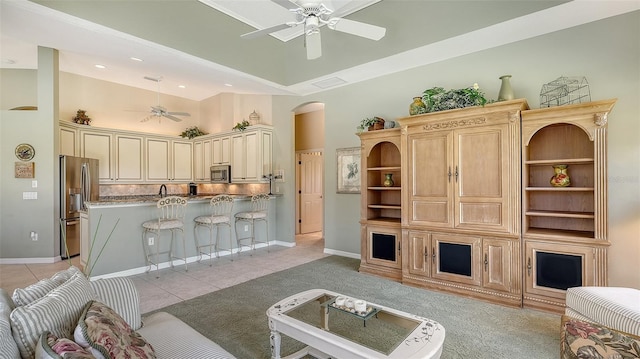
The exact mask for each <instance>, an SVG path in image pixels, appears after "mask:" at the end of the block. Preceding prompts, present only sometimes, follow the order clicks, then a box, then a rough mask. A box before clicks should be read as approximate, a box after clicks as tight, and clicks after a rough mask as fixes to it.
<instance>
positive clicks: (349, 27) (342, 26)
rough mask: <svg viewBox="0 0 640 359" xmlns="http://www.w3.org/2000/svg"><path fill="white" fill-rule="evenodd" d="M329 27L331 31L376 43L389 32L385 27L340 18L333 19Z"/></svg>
mask: <svg viewBox="0 0 640 359" xmlns="http://www.w3.org/2000/svg"><path fill="white" fill-rule="evenodd" d="M328 26H329V28H330V29H331V30H336V31H340V32H346V33H348V34H352V35H356V36H361V37H365V38H367V39H371V40H376V41H377V40H380V39H382V38H383V37H384V35H385V34H386V32H387V29H385V28H384V27H380V26H376V25H371V24H366V23H364V22H359V21H354V20H349V19H344V18H339V17H334V18H331V19H330V20H329V24H328Z"/></svg>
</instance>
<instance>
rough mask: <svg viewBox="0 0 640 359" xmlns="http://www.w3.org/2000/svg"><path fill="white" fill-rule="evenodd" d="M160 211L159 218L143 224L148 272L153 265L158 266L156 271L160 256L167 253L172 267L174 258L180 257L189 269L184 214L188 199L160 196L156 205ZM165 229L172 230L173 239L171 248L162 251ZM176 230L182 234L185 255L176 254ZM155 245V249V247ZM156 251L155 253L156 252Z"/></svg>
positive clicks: (143, 239) (143, 243) (143, 241)
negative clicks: (162, 238) (177, 255)
mask: <svg viewBox="0 0 640 359" xmlns="http://www.w3.org/2000/svg"><path fill="white" fill-rule="evenodd" d="M156 206H157V207H158V209H159V211H160V213H159V215H158V219H153V220H150V221H146V222H144V223H143V224H142V229H143V230H142V247H143V248H144V256H145V262H146V265H147V267H148V268H147V272H149V271H150V270H151V266H153V265H155V266H156V271H157V270H158V269H159V265H160V256H161V255H165V254H166V255H167V256H168V259H169V262H170V263H171V267H172V268H173V259H174V258H175V259H180V260H182V261H184V267H185V270H189V268H188V267H187V251H186V245H185V238H184V231H183V229H182V228H183V227H184V215H185V212H186V209H187V200H186V199H184V198H182V197H178V196H168V197H164V198H160V199H159V200H158V203H157V205H156ZM163 230H168V231H170V232H171V241H170V242H169V248H168V249H167V250H163V251H160V246H161V244H162V242H161V240H160V237H161V235H160V234H161V232H162V231H163ZM176 232H180V233H181V234H182V254H183V257H176V256H175V254H174V251H173V249H174V244H175V241H176V238H175V237H176ZM149 234H155V235H156V238H153V237H150V236H149ZM153 246H155V251H154V250H153V248H151V247H153ZM154 252H155V253H154Z"/></svg>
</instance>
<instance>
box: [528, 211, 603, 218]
mask: <svg viewBox="0 0 640 359" xmlns="http://www.w3.org/2000/svg"><path fill="white" fill-rule="evenodd" d="M525 214H526V215H527V216H536V217H562V218H595V215H594V213H593V212H560V211H527V212H525Z"/></svg>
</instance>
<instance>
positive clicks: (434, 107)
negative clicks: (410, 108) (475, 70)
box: [422, 83, 487, 112]
mask: <svg viewBox="0 0 640 359" xmlns="http://www.w3.org/2000/svg"><path fill="white" fill-rule="evenodd" d="M422 100H423V101H424V104H425V105H426V106H427V112H437V111H444V110H452V109H455V108H464V107H471V106H484V105H485V104H486V103H487V99H486V98H485V97H484V92H482V90H480V87H479V86H478V84H477V83H476V84H473V86H471V87H468V88H463V89H458V90H449V91H445V89H444V88H442V87H433V88H430V89H428V90H425V91H424V94H423V95H422Z"/></svg>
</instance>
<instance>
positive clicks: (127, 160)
mask: <svg viewBox="0 0 640 359" xmlns="http://www.w3.org/2000/svg"><path fill="white" fill-rule="evenodd" d="M142 142H143V140H142V137H137V136H126V135H116V181H122V182H125V181H127V182H139V181H142V180H143V179H144V176H143V175H142V170H143V166H142Z"/></svg>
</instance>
